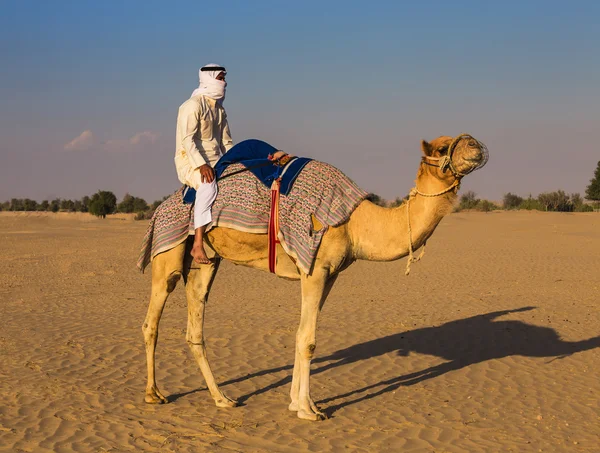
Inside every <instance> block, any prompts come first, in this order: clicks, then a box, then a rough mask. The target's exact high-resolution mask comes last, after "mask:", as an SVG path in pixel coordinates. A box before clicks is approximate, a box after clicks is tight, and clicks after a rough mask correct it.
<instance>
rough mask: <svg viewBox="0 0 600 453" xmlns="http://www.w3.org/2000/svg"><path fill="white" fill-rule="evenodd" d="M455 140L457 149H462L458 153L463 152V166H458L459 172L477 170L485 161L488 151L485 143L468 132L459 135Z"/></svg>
mask: <svg viewBox="0 0 600 453" xmlns="http://www.w3.org/2000/svg"><path fill="white" fill-rule="evenodd" d="M455 141H456V148H457V151H458V150H459V149H460V150H461V151H462V153H460V154H463V155H462V156H461V158H462V159H461V160H463V161H464V164H463V165H462V166H463V167H465V168H460V170H459V171H460V173H462V174H468V173H471V172H472V171H475V170H479V169H480V168H481V167H483V166H484V165H485V164H486V163H487V161H488V159H489V152H488V149H487V146H485V144H483V143H482V142H480V141H479V140H477V139H475V138H473V137H472V136H471V135H468V134H463V135H462V136H459V138H458V140H455ZM457 157H458V156H457ZM458 166H460V164H459V165H458Z"/></svg>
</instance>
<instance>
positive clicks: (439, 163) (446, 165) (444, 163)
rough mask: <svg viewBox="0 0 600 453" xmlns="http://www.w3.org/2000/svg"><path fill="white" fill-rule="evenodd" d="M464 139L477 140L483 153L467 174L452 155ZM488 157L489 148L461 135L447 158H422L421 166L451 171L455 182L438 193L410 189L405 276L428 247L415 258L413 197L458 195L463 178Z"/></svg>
mask: <svg viewBox="0 0 600 453" xmlns="http://www.w3.org/2000/svg"><path fill="white" fill-rule="evenodd" d="M463 139H473V140H475V141H476V142H477V144H478V145H479V149H480V150H481V153H482V156H483V157H482V159H481V161H480V162H479V163H478V164H477V165H475V166H473V167H472V168H471V169H470V170H469V171H467V172H466V173H461V172H459V171H458V170H457V169H456V167H455V166H454V164H453V163H452V155H453V154H454V150H455V149H456V145H458V142H460V141H461V140H463ZM488 156H489V154H488V151H487V147H486V146H485V145H484V144H483V143H481V142H480V141H479V140H476V139H474V138H473V137H472V136H471V135H469V134H460V135H458V136H457V137H456V138H454V140H452V143H451V144H450V146H449V147H448V153H447V154H446V155H445V156H442V157H430V156H423V157H422V158H421V164H427V165H431V166H434V167H439V168H440V170H442V173H445V172H446V169H449V170H450V172H452V174H453V175H454V182H453V183H452V184H451V185H450V186H449V187H447V188H445V189H444V190H442V191H440V192H437V193H423V192H421V191H420V190H419V189H418V188H417V184H416V183H415V187H413V188H412V189H410V192H409V194H408V199H407V200H406V218H407V220H408V261H407V262H406V271H405V273H404V275H408V274H410V265H411V264H412V263H416V262H417V261H420V260H421V258H423V255H425V246H426V245H427V240H425V241H424V242H423V247H422V248H421V253H420V254H419V256H418V257H416V258H415V256H414V254H413V243H412V230H411V227H410V199H411V198H413V197H416V196H417V195H421V196H422V197H439V196H440V195H444V194H445V193H448V192H450V191H453V192H454V193H458V189H460V180H461V179H462V178H463V176H466V175H468V174H469V173H471V172H472V171H474V170H477V169H479V168H481V167H483V166H484V165H485V164H486V163H487V161H488ZM428 161H432V162H435V163H430V162H428Z"/></svg>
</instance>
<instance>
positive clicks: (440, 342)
mask: <svg viewBox="0 0 600 453" xmlns="http://www.w3.org/2000/svg"><path fill="white" fill-rule="evenodd" d="M534 308H535V307H523V308H518V309H514V310H503V311H496V312H492V313H486V314H483V315H477V316H473V317H470V318H465V319H460V320H457V321H451V322H448V323H446V324H442V325H441V326H436V327H426V328H422V329H415V330H409V331H406V332H402V333H397V334H394V335H389V336H387V337H383V338H378V339H376V340H371V341H367V342H365V343H359V344H355V345H354V346H351V347H349V348H346V349H341V350H339V351H336V352H334V353H333V354H330V355H328V356H326V357H320V358H316V359H315V360H314V361H313V363H314V364H317V365H320V366H318V367H316V368H315V369H314V370H313V371H312V373H311V374H312V375H314V374H317V373H322V372H324V371H327V370H330V369H332V368H336V367H339V366H343V365H347V364H351V363H355V362H359V361H361V360H368V359H370V358H373V357H376V356H380V355H383V354H389V353H392V352H397V354H398V355H399V356H407V355H408V354H409V353H410V352H416V353H420V354H428V355H434V356H437V357H440V358H442V359H445V360H446V362H444V363H442V364H439V365H435V366H432V367H430V368H426V369H424V370H421V371H418V372H415V373H410V374H404V375H401V376H397V377H395V378H392V379H389V380H385V381H381V382H377V383H373V384H370V385H368V386H365V387H362V388H359V389H355V390H352V391H350V392H348V393H344V394H341V395H337V396H333V397H329V398H325V399H323V400H321V401H319V403H320V404H323V403H328V402H332V401H336V400H340V399H344V401H343V402H340V403H339V404H335V405H332V406H329V407H327V408H326V409H325V411H326V412H327V414H328V415H331V414H332V413H334V412H335V411H337V410H338V409H340V408H342V407H344V406H348V405H350V404H354V403H357V402H359V401H364V400H368V399H371V398H374V397H376V396H378V395H381V394H384V393H387V392H390V391H393V390H395V389H397V388H398V387H400V386H408V385H413V384H417V383H419V382H422V381H425V380H427V379H432V378H435V377H437V376H441V375H443V374H445V373H447V372H449V371H454V370H458V369H460V368H464V367H466V366H469V365H473V364H476V363H481V362H484V361H486V360H490V359H499V358H503V357H508V356H513V355H521V356H526V357H558V358H563V357H565V356H568V355H570V354H573V353H575V352H581V351H586V350H589V349H593V348H596V347H599V346H600V336H597V337H594V338H590V339H588V340H583V341H576V342H568V341H563V340H561V339H560V337H559V335H558V334H557V332H556V331H555V330H554V329H552V328H550V327H541V326H536V325H532V324H527V323H524V322H522V321H510V320H508V321H502V320H500V321H495V319H496V318H498V317H500V316H503V315H507V314H509V313H517V312H523V311H529V310H533V309H534ZM398 366H399V368H401V367H402V364H401V363H399V364H398ZM292 368H293V365H285V366H282V367H277V368H272V369H268V370H262V371H259V372H257V373H253V374H249V375H246V376H243V377H239V378H236V379H232V380H230V381H227V382H224V383H223V384H222V385H228V384H233V383H236V382H241V381H244V380H246V379H252V378H255V377H260V376H265V375H269V374H273V373H278V372H281V371H285V370H291V369H292ZM289 382H291V376H286V377H285V378H283V379H280V380H279V381H277V382H275V383H272V384H270V385H267V386H265V387H263V388H260V389H258V390H256V391H254V392H252V393H250V394H247V395H243V396H242V397H240V398H239V400H240V402H243V401H246V400H248V399H249V398H251V397H253V396H256V395H259V394H261V393H264V392H267V391H269V390H271V389H273V388H277V387H280V386H282V385H285V384H287V383H289ZM382 386H383V388H382V389H379V390H376V391H373V392H371V393H367V394H364V393H365V392H368V391H369V390H371V389H376V388H379V387H382ZM359 394H364V395H361V396H358V397H356V398H354V399H350V400H348V398H349V397H352V396H353V395H359Z"/></svg>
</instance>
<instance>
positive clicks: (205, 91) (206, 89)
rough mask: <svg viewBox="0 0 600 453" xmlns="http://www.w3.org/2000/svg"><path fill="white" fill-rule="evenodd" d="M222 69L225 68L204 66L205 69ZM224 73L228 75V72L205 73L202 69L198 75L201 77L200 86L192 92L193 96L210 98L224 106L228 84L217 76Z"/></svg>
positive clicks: (211, 65)
mask: <svg viewBox="0 0 600 453" xmlns="http://www.w3.org/2000/svg"><path fill="white" fill-rule="evenodd" d="M212 67H215V68H222V67H223V66H221V65H218V64H212V63H211V64H207V65H206V66H203V68H212ZM222 72H224V73H227V71H223V70H220V71H206V70H205V71H203V70H202V69H200V70H199V71H198V74H199V76H200V85H199V86H198V88H196V89H195V90H194V91H193V92H192V96H191V97H194V96H198V95H200V94H202V95H204V96H208V97H209V98H211V99H214V100H216V101H218V102H219V104H223V101H224V100H225V87H226V86H227V82H224V81H222V80H217V76H218V75H219V74H221V73H222Z"/></svg>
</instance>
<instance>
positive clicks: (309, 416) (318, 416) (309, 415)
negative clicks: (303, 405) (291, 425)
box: [298, 409, 327, 422]
mask: <svg viewBox="0 0 600 453" xmlns="http://www.w3.org/2000/svg"><path fill="white" fill-rule="evenodd" d="M298 418H301V419H302V420H310V421H313V422H315V421H321V420H325V419H326V418H327V417H326V416H325V414H324V413H322V412H313V411H305V410H304V409H299V410H298Z"/></svg>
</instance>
